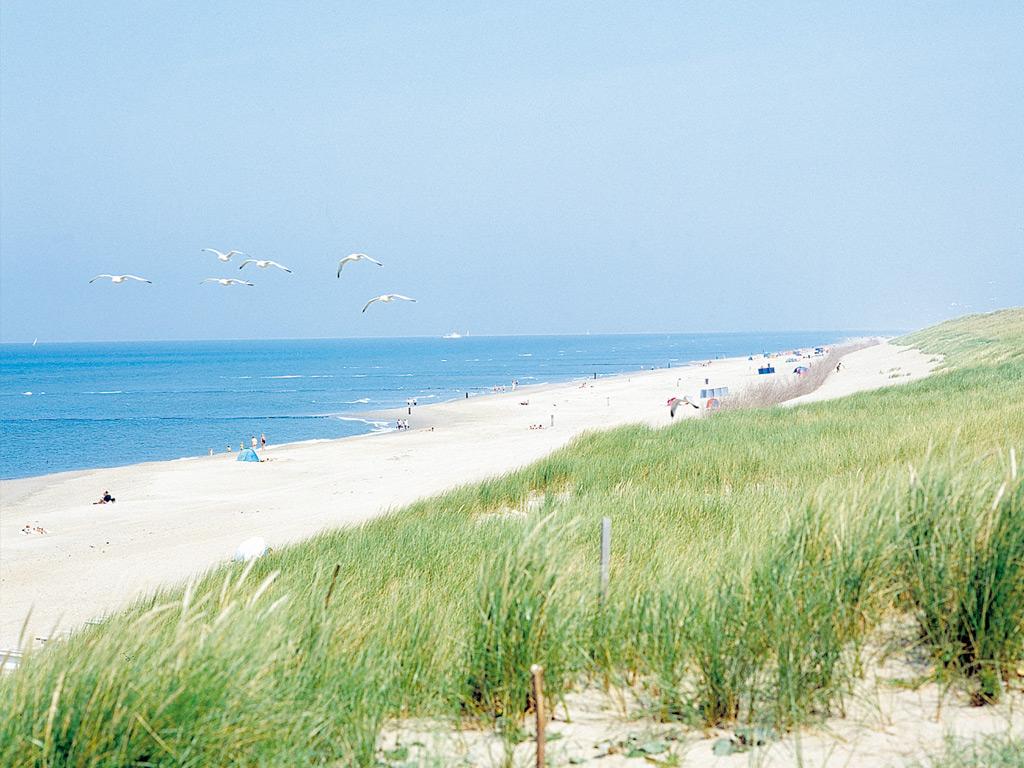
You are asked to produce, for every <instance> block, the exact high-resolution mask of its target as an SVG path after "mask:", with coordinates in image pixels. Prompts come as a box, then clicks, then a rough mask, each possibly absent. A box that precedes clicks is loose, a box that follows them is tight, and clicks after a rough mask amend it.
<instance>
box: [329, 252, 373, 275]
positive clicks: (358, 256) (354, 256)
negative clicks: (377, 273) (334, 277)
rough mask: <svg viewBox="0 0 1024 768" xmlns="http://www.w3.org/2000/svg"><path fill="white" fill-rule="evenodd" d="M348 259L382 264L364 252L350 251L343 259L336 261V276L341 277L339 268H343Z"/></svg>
mask: <svg viewBox="0 0 1024 768" xmlns="http://www.w3.org/2000/svg"><path fill="white" fill-rule="evenodd" d="M350 261H372V262H373V263H374V264H376V265H377V266H378V267H383V266H384V265H383V264H381V263H380V262H379V261H377V260H376V259H373V258H370V257H369V256H367V255H366V254H365V253H350V254H349V255H348V256H346V257H345V258H344V259H342V260H341V261H339V262H338V277H341V270H342V269H344V268H345V265H346V264H348V263H349V262H350Z"/></svg>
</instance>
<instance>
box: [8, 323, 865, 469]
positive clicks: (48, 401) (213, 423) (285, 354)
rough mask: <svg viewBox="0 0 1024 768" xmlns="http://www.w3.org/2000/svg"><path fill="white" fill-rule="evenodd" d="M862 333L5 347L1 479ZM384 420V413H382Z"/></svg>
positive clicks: (306, 435) (322, 431) (353, 429)
mask: <svg viewBox="0 0 1024 768" xmlns="http://www.w3.org/2000/svg"><path fill="white" fill-rule="evenodd" d="M857 333H858V332H856V331H818V332H802V333H775V334H710V335H664V334H661V335H637V336H506V337H468V338H464V339H457V340H447V339H433V338H415V339H331V340H294V341H211V342H126V343H101V344H39V345H37V346H35V347H32V346H30V345H14V344H6V345H0V427H2V435H0V477H3V478H5V479H6V478H12V477H26V476H31V475H40V474H45V473H49V472H58V471H63V470H70V469H84V468H90V467H107V466H118V465H124V464H134V463H137V462H140V461H152V460H158V459H174V458H180V457H183V456H198V455H202V454H205V453H207V452H208V451H209V449H210V448H213V449H214V450H215V451H217V452H221V451H223V450H224V449H225V448H226V446H227V445H228V444H231V445H232V447H233V448H234V450H238V443H239V441H243V440H244V441H245V443H246V445H248V443H249V438H250V436H251V435H256V436H257V437H258V436H259V435H260V433H266V435H267V440H268V442H270V443H283V442H292V441H295V440H307V439H312V438H330V437H344V436H348V435H356V434H361V433H365V432H369V431H371V430H373V429H374V428H375V425H374V424H373V423H371V422H368V421H366V420H361V419H359V418H358V417H359V414H360V413H366V412H367V411H373V410H380V409H384V408H391V407H398V406H401V405H403V404H404V403H405V400H406V398H409V397H416V398H417V400H418V403H419V404H420V405H423V404H426V403H431V402H437V401H440V400H450V399H452V398H455V397H464V396H465V395H464V393H466V392H469V393H471V394H474V395H475V394H480V393H484V392H489V391H490V389H491V387H493V386H495V385H499V384H501V385H508V384H509V383H510V382H511V380H512V379H513V378H516V379H518V380H519V382H520V383H521V384H536V383H541V382H550V381H562V380H569V379H573V378H578V377H588V376H592V375H593V374H594V373H595V372H596V373H597V374H598V375H599V376H600V375H607V374H611V373H618V372H622V371H629V370H637V369H639V368H641V367H644V368H649V367H651V366H657V367H664V366H667V365H669V364H670V363H671V364H672V365H681V364H684V363H687V362H689V361H691V360H700V359H707V358H714V357H719V356H732V355H745V354H749V353H759V352H762V351H765V350H782V349H790V348H794V347H806V346H810V345H813V344H822V343H831V342H834V341H837V340H839V339H841V338H845V337H848V336H852V335H857ZM377 426H379V425H377Z"/></svg>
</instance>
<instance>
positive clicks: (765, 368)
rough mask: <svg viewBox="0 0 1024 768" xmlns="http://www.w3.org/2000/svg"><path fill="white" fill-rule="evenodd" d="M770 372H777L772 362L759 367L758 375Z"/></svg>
mask: <svg viewBox="0 0 1024 768" xmlns="http://www.w3.org/2000/svg"><path fill="white" fill-rule="evenodd" d="M769 373H775V366H774V365H771V364H768V365H762V366H761V367H760V368H758V369H757V375H758V376H766V375H768V374H769Z"/></svg>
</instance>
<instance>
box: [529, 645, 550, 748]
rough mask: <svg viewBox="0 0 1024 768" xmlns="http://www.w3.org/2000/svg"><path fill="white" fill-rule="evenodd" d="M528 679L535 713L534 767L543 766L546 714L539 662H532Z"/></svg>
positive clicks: (541, 668) (542, 677) (542, 679)
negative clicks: (535, 757) (531, 688)
mask: <svg viewBox="0 0 1024 768" xmlns="http://www.w3.org/2000/svg"><path fill="white" fill-rule="evenodd" d="M530 680H531V683H532V687H533V710H534V713H535V714H536V715H537V762H536V768H545V764H544V728H545V726H546V725H547V715H546V714H545V712H544V667H542V666H541V665H540V664H534V665H533V666H532V667H530Z"/></svg>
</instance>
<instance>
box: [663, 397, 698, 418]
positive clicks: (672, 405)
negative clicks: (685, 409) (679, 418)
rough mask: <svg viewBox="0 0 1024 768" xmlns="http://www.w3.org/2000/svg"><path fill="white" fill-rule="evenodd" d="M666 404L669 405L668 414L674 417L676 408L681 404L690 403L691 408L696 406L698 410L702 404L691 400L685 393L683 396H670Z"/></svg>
mask: <svg viewBox="0 0 1024 768" xmlns="http://www.w3.org/2000/svg"><path fill="white" fill-rule="evenodd" d="M666 405H667V406H668V415H669V416H671V417H672V418H675V416H676V409H677V408H678V407H679V406H681V405H688V406H690V407H691V408H696V409H697V410H698V411H699V410H700V406H699V405H697V404H696V403H694V402H693V401H692V400H690V398H688V397H687V396H686V395H683V396H682V397H681V398H679V397H670V398H669V399H668V402H667V403H666Z"/></svg>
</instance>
